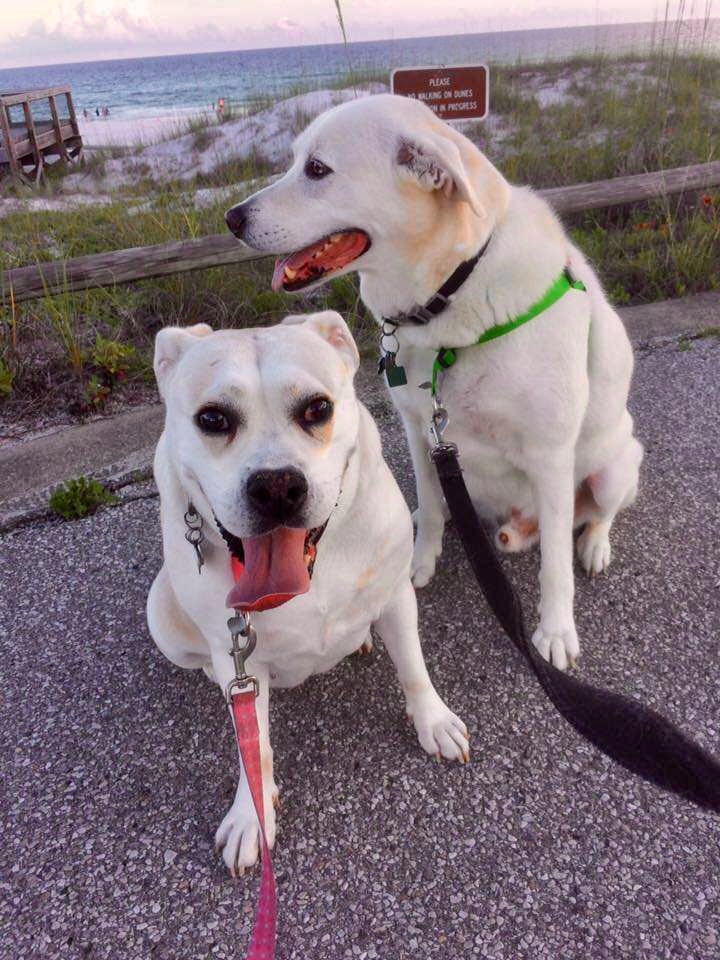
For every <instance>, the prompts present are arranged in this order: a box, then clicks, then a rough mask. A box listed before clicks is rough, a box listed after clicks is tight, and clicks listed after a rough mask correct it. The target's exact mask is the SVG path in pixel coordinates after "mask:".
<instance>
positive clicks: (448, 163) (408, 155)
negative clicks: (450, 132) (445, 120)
mask: <svg viewBox="0 0 720 960" xmlns="http://www.w3.org/2000/svg"><path fill="white" fill-rule="evenodd" d="M395 159H396V162H397V165H398V171H399V173H400V176H401V177H403V178H405V179H407V180H412V181H413V182H414V183H417V184H418V185H419V186H420V187H422V188H423V190H427V191H428V192H432V191H434V190H440V191H442V193H443V194H444V195H445V196H446V197H448V198H451V197H456V198H457V199H459V200H464V201H465V203H468V204H469V205H470V207H471V209H472V211H473V213H475V214H477V216H478V217H483V218H484V217H485V216H487V211H486V210H485V207H484V206H483V205H482V203H480V200H479V199H478V195H477V193H476V192H475V188H474V187H473V185H472V183H471V182H470V178H469V177H468V175H467V171H466V169H465V165H464V163H463V159H462V156H461V154H460V150H459V149H458V146H457V144H456V143H454V142H453V140H451V139H450V137H445V136H442V135H441V134H439V133H434V132H430V131H427V132H425V133H423V134H420V135H418V136H413V137H403V138H402V139H401V140H400V142H399V144H398V147H397V153H396V157H395Z"/></svg>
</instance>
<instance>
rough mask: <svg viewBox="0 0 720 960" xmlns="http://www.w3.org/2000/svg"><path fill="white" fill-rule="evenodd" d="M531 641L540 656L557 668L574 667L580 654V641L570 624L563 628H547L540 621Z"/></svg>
mask: <svg viewBox="0 0 720 960" xmlns="http://www.w3.org/2000/svg"><path fill="white" fill-rule="evenodd" d="M532 642H533V646H534V647H535V649H536V650H537V651H538V653H539V654H540V656H541V657H542V658H543V659H544V660H547V661H548V662H549V663H552V664H553V666H555V667H557V668H558V670H567V668H568V665H570V666H572V667H574V666H575V661H576V660H577V658H578V657H579V656H580V643H579V641H578V637H577V633H576V631H575V627H574V626H573V625H572V624H571V625H570V626H569V627H565V628H564V629H557V630H549V629H547V628H545V627H543V625H542V623H541V624H540V626H539V627H538V628H537V630H536V631H535V633H534V634H533V638H532Z"/></svg>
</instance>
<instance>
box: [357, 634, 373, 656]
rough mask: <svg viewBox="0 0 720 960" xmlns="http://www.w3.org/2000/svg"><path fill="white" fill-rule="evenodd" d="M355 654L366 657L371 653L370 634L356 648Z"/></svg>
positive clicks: (371, 642)
mask: <svg viewBox="0 0 720 960" xmlns="http://www.w3.org/2000/svg"><path fill="white" fill-rule="evenodd" d="M357 652H358V653H359V654H360V656H361V657H367V656H369V655H370V654H371V653H372V652H373V639H372V636H371V635H370V634H368V635H367V637H365V639H364V640H363V642H362V643H361V644H360V646H359V647H358V649H357Z"/></svg>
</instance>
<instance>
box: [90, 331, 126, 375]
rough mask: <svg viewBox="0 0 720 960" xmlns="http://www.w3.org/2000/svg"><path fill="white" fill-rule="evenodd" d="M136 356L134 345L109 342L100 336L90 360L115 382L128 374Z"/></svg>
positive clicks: (116, 341)
mask: <svg viewBox="0 0 720 960" xmlns="http://www.w3.org/2000/svg"><path fill="white" fill-rule="evenodd" d="M134 356H135V347H133V346H132V344H130V343H120V342H119V341H118V340H109V339H106V338H105V337H102V336H100V334H98V335H97V336H96V338H95V346H94V347H93V350H92V353H91V354H90V359H91V361H92V362H93V363H94V364H95V366H96V367H99V368H100V369H101V370H102V371H103V373H106V374H107V375H108V376H109V377H110V378H112V379H113V380H114V379H117V378H118V377H120V378H122V376H123V375H124V374H126V373H127V372H128V370H129V369H130V365H131V363H132V360H133V358H134Z"/></svg>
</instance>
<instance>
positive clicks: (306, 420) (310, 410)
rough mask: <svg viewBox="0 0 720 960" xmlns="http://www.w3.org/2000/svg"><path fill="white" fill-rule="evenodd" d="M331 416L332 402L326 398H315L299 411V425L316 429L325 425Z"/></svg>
mask: <svg viewBox="0 0 720 960" xmlns="http://www.w3.org/2000/svg"><path fill="white" fill-rule="evenodd" d="M332 415H333V404H332V400H328V398H327V397H315V399H314V400H311V401H310V402H309V403H308V404H306V405H305V407H303V408H302V410H301V411H300V417H299V420H300V425H301V426H303V427H316V426H319V425H320V424H323V423H327V422H328V420H329V419H330V417H331V416H332Z"/></svg>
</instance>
